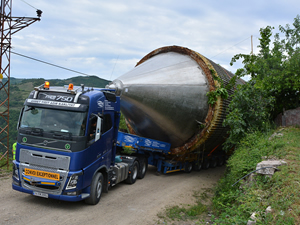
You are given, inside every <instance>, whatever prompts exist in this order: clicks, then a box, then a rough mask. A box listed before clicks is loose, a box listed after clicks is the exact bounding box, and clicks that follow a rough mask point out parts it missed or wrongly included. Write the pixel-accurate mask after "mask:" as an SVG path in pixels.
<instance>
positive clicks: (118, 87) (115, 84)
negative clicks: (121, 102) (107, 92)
mask: <svg viewBox="0 0 300 225" xmlns="http://www.w3.org/2000/svg"><path fill="white" fill-rule="evenodd" d="M123 86H124V85H123V83H122V81H121V80H118V79H116V80H113V81H112V82H111V83H109V84H108V85H106V86H105V88H109V89H114V90H115V91H116V92H115V93H116V95H117V96H120V95H121V94H122V91H123Z"/></svg>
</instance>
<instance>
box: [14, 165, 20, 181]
mask: <svg viewBox="0 0 300 225" xmlns="http://www.w3.org/2000/svg"><path fill="white" fill-rule="evenodd" d="M13 177H14V178H15V179H17V180H19V170H18V167H17V166H16V164H13Z"/></svg>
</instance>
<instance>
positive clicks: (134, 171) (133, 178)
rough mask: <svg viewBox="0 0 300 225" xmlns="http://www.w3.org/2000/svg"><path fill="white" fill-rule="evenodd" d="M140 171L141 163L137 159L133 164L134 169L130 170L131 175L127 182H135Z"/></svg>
mask: <svg viewBox="0 0 300 225" xmlns="http://www.w3.org/2000/svg"><path fill="white" fill-rule="evenodd" d="M138 172H139V163H138V162H137V161H134V162H133V164H132V169H131V171H129V175H128V177H127V179H126V181H125V182H126V183H127V184H134V183H135V181H136V178H137V175H138Z"/></svg>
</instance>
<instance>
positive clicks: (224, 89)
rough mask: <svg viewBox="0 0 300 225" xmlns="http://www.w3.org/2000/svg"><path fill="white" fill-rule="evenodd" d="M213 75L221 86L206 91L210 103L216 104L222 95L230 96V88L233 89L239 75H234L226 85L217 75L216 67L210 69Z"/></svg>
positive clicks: (225, 97) (223, 96)
mask: <svg viewBox="0 0 300 225" xmlns="http://www.w3.org/2000/svg"><path fill="white" fill-rule="evenodd" d="M210 72H211V75H212V77H213V79H214V80H216V81H218V84H219V86H218V87H216V89H215V90H212V91H209V92H207V93H206V96H207V97H208V104H209V105H211V106H212V105H214V104H215V103H216V101H217V99H218V97H221V98H222V99H227V98H228V97H229V94H228V90H230V89H232V88H233V87H234V85H235V83H236V79H237V77H238V76H237V75H235V76H233V77H232V78H231V79H230V81H229V83H228V84H227V85H224V82H223V80H222V79H221V78H220V77H219V76H217V75H216V72H215V70H214V69H210Z"/></svg>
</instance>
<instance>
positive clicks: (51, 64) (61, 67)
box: [11, 51, 96, 76]
mask: <svg viewBox="0 0 300 225" xmlns="http://www.w3.org/2000/svg"><path fill="white" fill-rule="evenodd" d="M11 53H13V54H15V55H18V56H22V57H24V58H27V59H31V60H35V61H37V62H41V63H45V64H47V65H50V66H54V67H57V68H60V69H64V70H68V71H71V72H73V73H78V74H81V75H85V76H96V75H90V74H86V73H82V72H79V71H76V70H72V69H69V68H66V67H63V66H58V65H55V64H53V63H49V62H45V61H43V60H39V59H36V58H33V57H29V56H26V55H23V54H20V53H17V52H13V51H11Z"/></svg>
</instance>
